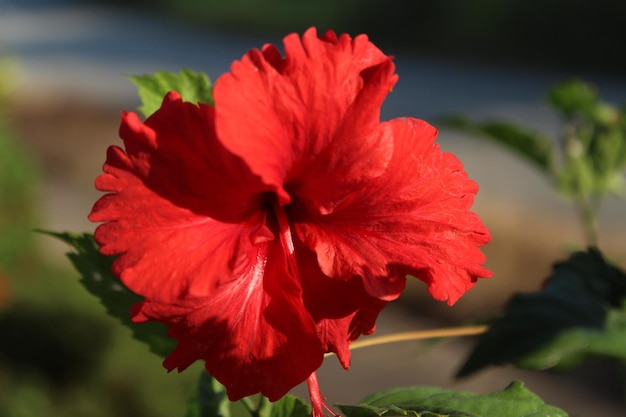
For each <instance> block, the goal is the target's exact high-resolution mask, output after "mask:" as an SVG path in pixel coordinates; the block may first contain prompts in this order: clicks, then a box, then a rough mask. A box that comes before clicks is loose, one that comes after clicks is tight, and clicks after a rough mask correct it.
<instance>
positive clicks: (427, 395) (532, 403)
mask: <svg viewBox="0 0 626 417" xmlns="http://www.w3.org/2000/svg"><path fill="white" fill-rule="evenodd" d="M337 407H338V408H339V409H340V410H341V411H342V412H343V413H344V414H345V415H346V417H376V416H415V417H436V416H439V417H503V416H506V417H530V416H532V417H566V416H567V413H566V412H565V411H563V410H561V409H558V408H556V407H553V406H550V405H546V404H545V403H544V402H543V400H542V399H541V398H539V397H538V396H537V395H535V394H533V393H532V392H531V391H529V390H528V389H526V388H525V387H524V384H523V383H522V382H520V381H515V382H512V383H511V384H510V385H509V386H508V387H506V388H505V389H504V390H503V391H498V392H494V393H490V394H475V393H471V392H465V391H454V390H445V389H440V388H432V387H407V388H392V389H390V390H386V391H381V392H379V393H376V394H373V395H370V396H369V397H367V398H365V399H363V401H362V402H361V404H359V405H356V406H355V405H338V406H337Z"/></svg>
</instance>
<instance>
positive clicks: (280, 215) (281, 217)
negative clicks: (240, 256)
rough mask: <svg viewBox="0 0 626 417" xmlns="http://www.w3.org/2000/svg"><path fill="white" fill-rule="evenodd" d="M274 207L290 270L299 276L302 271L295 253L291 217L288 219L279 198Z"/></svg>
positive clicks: (281, 241)
mask: <svg viewBox="0 0 626 417" xmlns="http://www.w3.org/2000/svg"><path fill="white" fill-rule="evenodd" d="M273 209H274V214H275V215H276V220H277V222H278V234H279V236H280V243H281V245H282V246H283V249H284V250H285V254H286V255H287V266H288V268H289V272H291V273H292V274H293V275H294V276H296V277H298V276H299V275H300V273H299V270H298V261H297V259H296V255H295V253H296V248H295V245H294V244H293V237H292V235H291V228H290V227H289V219H287V213H286V212H285V208H284V207H283V206H281V205H280V203H279V202H278V201H277V200H275V201H274V207H273Z"/></svg>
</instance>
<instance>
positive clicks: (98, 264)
mask: <svg viewBox="0 0 626 417" xmlns="http://www.w3.org/2000/svg"><path fill="white" fill-rule="evenodd" d="M43 233H45V234H47V235H50V236H53V237H56V238H58V239H60V240H62V241H63V242H65V243H67V244H68V245H70V246H71V247H72V248H73V249H74V251H73V252H68V253H67V257H68V258H69V259H70V261H71V262H72V265H74V267H75V268H76V269H77V270H78V272H79V273H80V275H81V279H80V282H81V284H83V286H84V287H85V288H86V289H87V291H89V292H90V293H91V294H92V295H94V296H96V297H97V298H98V299H99V300H100V302H101V303H102V305H103V306H104V307H105V309H106V312H107V313H108V314H110V315H111V316H113V317H115V318H117V319H118V320H119V321H121V322H122V324H124V325H126V326H127V327H129V328H130V329H131V331H132V334H133V337H134V338H135V339H137V340H140V341H142V342H145V343H147V344H148V346H149V348H150V350H151V351H152V352H154V353H156V354H157V355H159V356H161V357H166V356H167V355H169V354H170V353H171V352H172V350H174V348H175V347H176V341H175V340H174V339H171V338H169V337H167V335H166V333H167V328H166V327H165V326H164V325H162V324H160V323H156V322H149V323H143V324H134V323H132V322H131V320H130V309H131V307H132V306H133V305H134V304H135V303H137V302H140V301H142V298H141V297H140V296H138V295H137V294H135V293H133V292H131V291H130V290H129V289H128V288H126V287H125V286H124V284H122V282H121V281H120V280H119V279H117V278H116V277H115V276H114V275H113V274H112V273H111V265H112V264H113V260H114V259H115V257H113V256H105V255H102V254H101V253H100V252H99V251H98V244H97V243H96V242H95V240H94V239H93V236H92V235H91V234H88V233H83V234H75V233H54V232H47V231H43Z"/></svg>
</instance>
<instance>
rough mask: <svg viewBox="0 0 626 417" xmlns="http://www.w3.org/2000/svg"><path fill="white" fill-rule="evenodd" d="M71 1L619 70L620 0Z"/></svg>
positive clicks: (202, 21)
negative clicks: (366, 35) (347, 33)
mask: <svg viewBox="0 0 626 417" xmlns="http://www.w3.org/2000/svg"><path fill="white" fill-rule="evenodd" d="M75 1H76V2H81V3H88V4H94V3H100V4H103V3H104V4H108V5H117V6H122V7H125V8H132V9H135V10H136V11H137V12H139V13H144V14H145V13H148V14H157V15H162V16H167V17H169V18H177V19H180V20H182V21H183V22H186V23H189V24H193V25H197V26H205V27H210V28H211V29H220V30H226V31H230V32H234V33H242V32H247V33H258V34H263V35H274V36H281V35H282V34H284V33H287V32H291V31H296V32H303V31H304V30H305V29H306V28H307V27H309V26H317V27H318V29H319V30H320V31H324V30H326V29H328V28H332V29H334V30H335V31H337V32H350V33H353V34H356V33H361V32H365V33H367V34H368V35H369V36H370V37H371V38H373V39H376V43H377V44H379V45H382V46H384V47H385V48H389V49H390V50H392V49H400V50H402V51H403V53H407V52H412V53H415V54H422V55H423V54H426V55H428V56H430V57H434V58H440V59H441V58H443V59H454V60H456V59H462V60H468V59H469V60H480V61H483V62H486V63H497V64H504V65H511V66H521V67H522V68H528V69H547V68H557V69H563V68H565V69H569V70H572V71H573V72H577V71H594V72H595V71H598V72H603V73H612V74H621V73H622V72H623V71H624V70H625V69H626V62H625V61H624V60H622V59H621V54H619V53H618V51H617V50H616V44H617V42H618V41H619V40H620V39H622V38H623V20H624V16H626V2H622V1H619V0H596V1H591V0H578V1H568V0H544V1H541V2H529V1H525V0H510V1H506V2H502V1H496V0H474V1H471V2H467V1H459V0H421V1H415V0H396V1H394V2H386V1H382V0H345V1H341V2H337V1H333V0H317V1H301V2H292V1H289V0H271V1H259V0H232V1H228V2H225V1H221V0H208V1H203V2H197V1H193V0H181V1H177V2H171V1H168V0H156V1H150V0H109V1H107V0H75ZM34 3H35V4H36V3H42V1H39V2H34Z"/></svg>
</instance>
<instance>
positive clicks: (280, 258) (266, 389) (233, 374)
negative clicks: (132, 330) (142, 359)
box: [134, 240, 323, 401]
mask: <svg viewBox="0 0 626 417" xmlns="http://www.w3.org/2000/svg"><path fill="white" fill-rule="evenodd" d="M135 314H136V315H135V317H134V320H135V321H145V320H158V321H161V322H163V323H165V324H167V325H168V326H171V329H170V332H169V335H170V336H171V337H175V338H177V339H178V346H177V347H176V349H175V350H174V352H172V354H171V355H170V356H169V357H168V358H167V359H166V360H165V362H164V365H165V367H166V368H168V369H169V370H172V369H174V368H178V369H179V371H182V370H184V369H185V368H187V367H188V366H189V365H190V364H192V363H193V362H195V361H196V360H197V359H204V360H205V362H206V369H207V371H208V372H209V373H210V374H211V375H213V376H214V377H215V378H216V379H217V380H218V381H220V382H221V383H222V384H223V385H224V386H225V387H226V388H227V391H228V396H229V398H230V399H231V400H233V401H235V400H238V399H240V398H242V397H244V396H248V395H252V394H256V393H258V392H261V393H262V394H263V395H265V396H266V397H268V398H269V399H270V400H271V401H276V400H278V399H279V398H281V397H282V396H283V395H285V394H286V393H287V391H289V390H290V389H291V388H293V387H294V386H296V385H297V384H299V383H300V382H302V381H304V380H305V379H306V378H307V377H308V376H309V375H310V374H311V372H313V371H314V370H316V369H317V368H318V367H319V366H320V365H321V363H322V360H323V350H322V346H321V345H320V340H319V338H318V336H317V334H316V330H315V324H314V323H313V320H312V318H311V316H310V315H309V313H308V312H307V310H306V309H305V308H304V305H303V302H302V290H301V288H300V284H299V283H298V282H297V281H296V280H295V279H294V277H292V276H291V275H290V274H289V272H288V271H287V267H286V265H285V254H284V253H283V251H282V248H281V247H280V243H279V242H278V240H274V241H272V242H265V243H262V244H260V245H258V246H257V247H256V248H254V249H253V250H252V251H251V252H250V254H249V262H248V263H244V264H242V265H241V269H240V270H238V271H237V272H236V273H235V274H234V276H233V279H232V280H231V281H230V282H228V283H225V284H223V285H222V286H220V287H219V288H218V289H217V291H216V292H215V294H214V295H213V296H211V297H207V298H204V299H202V300H197V302H196V303H195V304H194V305H193V306H190V307H188V308H184V307H178V306H176V305H171V304H158V303H151V302H146V303H143V304H141V305H139V306H138V307H137V309H136V312H135Z"/></svg>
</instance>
